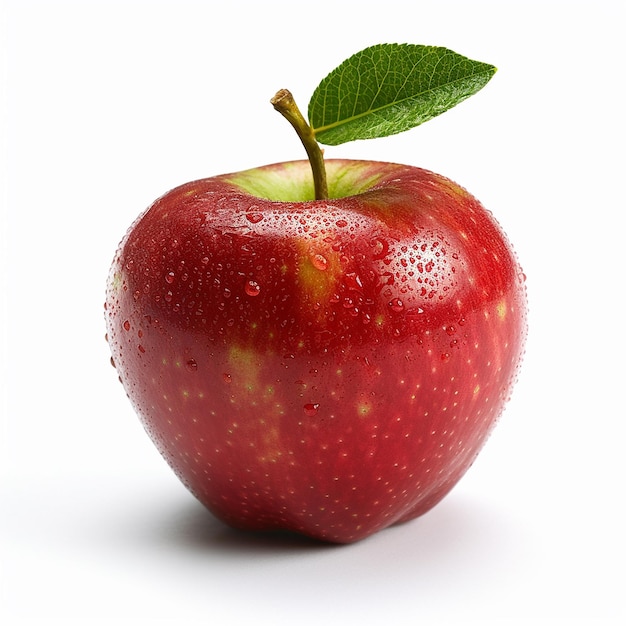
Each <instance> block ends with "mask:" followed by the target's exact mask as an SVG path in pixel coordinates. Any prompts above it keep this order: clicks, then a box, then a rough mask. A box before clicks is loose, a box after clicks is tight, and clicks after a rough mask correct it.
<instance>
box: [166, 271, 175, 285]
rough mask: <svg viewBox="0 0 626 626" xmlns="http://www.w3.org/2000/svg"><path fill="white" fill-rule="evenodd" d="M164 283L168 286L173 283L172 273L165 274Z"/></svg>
mask: <svg viewBox="0 0 626 626" xmlns="http://www.w3.org/2000/svg"><path fill="white" fill-rule="evenodd" d="M165 282H166V283H169V284H170V285H171V284H172V283H173V282H174V272H168V273H167V274H165Z"/></svg>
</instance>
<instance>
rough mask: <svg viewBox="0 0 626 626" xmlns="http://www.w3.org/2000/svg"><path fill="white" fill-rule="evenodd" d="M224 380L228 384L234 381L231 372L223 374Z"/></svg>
mask: <svg viewBox="0 0 626 626" xmlns="http://www.w3.org/2000/svg"><path fill="white" fill-rule="evenodd" d="M222 380H223V381H224V382H225V383H226V384H227V385H230V383H232V382H233V377H232V376H231V375H230V374H226V373H224V374H222Z"/></svg>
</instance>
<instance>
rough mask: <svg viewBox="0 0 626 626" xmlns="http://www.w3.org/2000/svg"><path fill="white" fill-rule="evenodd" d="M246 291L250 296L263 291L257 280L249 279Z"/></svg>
mask: <svg viewBox="0 0 626 626" xmlns="http://www.w3.org/2000/svg"><path fill="white" fill-rule="evenodd" d="M245 292H246V293H247V294H248V295H249V296H253V297H254V296H258V295H259V293H260V292H261V286H260V285H259V283H257V282H256V280H249V281H247V282H246V286H245Z"/></svg>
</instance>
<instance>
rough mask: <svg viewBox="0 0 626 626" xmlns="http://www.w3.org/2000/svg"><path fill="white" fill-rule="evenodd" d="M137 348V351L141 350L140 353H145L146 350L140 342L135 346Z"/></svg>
mask: <svg viewBox="0 0 626 626" xmlns="http://www.w3.org/2000/svg"><path fill="white" fill-rule="evenodd" d="M137 350H139V352H141V354H145V352H146V349H145V348H144V347H143V346H142V345H141V344H139V345H138V346H137Z"/></svg>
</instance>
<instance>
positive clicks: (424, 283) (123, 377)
mask: <svg viewBox="0 0 626 626" xmlns="http://www.w3.org/2000/svg"><path fill="white" fill-rule="evenodd" d="M326 167H327V172H328V180H329V189H330V193H331V198H332V199H330V200H308V199H307V198H310V197H311V194H312V183H311V182H310V180H309V179H310V168H309V164H308V162H307V161H294V162H290V163H283V164H275V165H268V166H265V167H261V168H257V169H254V170H248V171H245V172H239V173H236V174H229V175H224V176H216V177H214V178H207V179H205V180H199V181H195V182H191V183H188V184H185V185H182V186H180V187H178V188H176V189H173V190H172V191H170V192H169V193H167V194H165V195H164V196H162V197H161V198H160V199H158V200H157V201H156V202H155V203H154V204H153V205H152V206H151V207H150V208H149V209H148V210H147V211H146V212H144V214H143V215H141V216H140V217H139V218H138V219H137V220H136V221H135V223H134V224H133V225H132V227H131V228H130V229H129V230H128V232H127V233H126V236H125V237H124V239H123V241H122V242H121V244H120V247H119V249H118V251H117V254H116V257H115V259H114V262H113V265H112V268H111V271H110V275H109V280H108V288H107V297H106V304H105V317H106V323H107V338H108V342H109V344H110V348H111V352H112V362H113V364H114V365H115V367H116V368H117V371H118V373H119V378H120V381H121V382H122V384H123V386H124V388H125V390H126V392H127V394H128V396H129V398H130V400H131V402H132V404H133V406H134V408H135V410H136V412H137V414H138V415H139V418H140V419H141V421H142V423H143V425H144V427H145V429H146V431H147V433H148V434H149V436H150V437H151V438H152V440H153V442H154V443H155V444H156V446H157V448H158V449H159V451H160V452H161V454H162V455H163V457H164V458H165V459H166V461H167V462H168V463H169V465H170V466H171V467H172V469H173V470H174V472H175V473H176V474H177V475H178V477H179V478H180V480H181V481H182V482H183V483H184V484H185V485H186V487H187V488H188V489H189V490H190V491H191V492H192V493H193V494H194V495H195V496H196V497H197V498H198V500H200V501H201V502H202V503H203V504H204V505H206V507H208V509H210V510H211V511H212V512H213V513H214V515H215V516H217V517H218V518H220V519H221V520H223V521H224V522H225V523H227V524H229V525H231V526H233V527H236V528H241V529H248V530H277V529H281V530H287V531H293V532H296V533H300V534H303V535H306V536H309V537H313V538H317V539H320V540H324V541H328V542H335V543H350V542H354V541H357V540H360V539H363V538H364V537H367V536H369V535H371V534H372V533H374V532H376V531H378V530H380V529H382V528H385V527H387V526H389V525H391V524H395V523H399V522H405V521H407V520H410V519H413V518H415V517H417V516H419V515H422V514H423V513H425V512H426V511H428V510H429V509H431V508H432V507H433V506H434V505H436V504H437V503H438V502H439V501H440V500H441V499H442V498H443V497H444V496H445V495H446V494H447V493H448V492H449V491H450V490H451V489H452V488H453V486H454V485H455V484H456V483H457V481H458V480H459V479H460V478H461V477H462V476H463V474H464V473H465V472H466V471H467V469H468V468H469V467H470V465H471V464H472V462H473V461H474V459H475V458H476V455H477V454H478V452H479V451H480V449H481V448H482V446H483V444H484V443H485V440H486V439H487V437H488V435H489V434H490V432H491V431H492V429H493V427H494V425H495V423H496V421H497V419H498V417H499V416H500V414H501V412H502V410H503V407H504V405H505V403H506V401H507V399H508V398H509V395H510V392H511V388H512V386H513V384H514V382H515V379H516V377H517V372H518V368H519V364H520V360H521V357H522V352H523V347H524V341H525V335H526V291H525V284H524V279H525V277H524V275H523V273H522V270H521V269H520V266H519V264H518V262H517V259H516V256H515V254H514V253H513V251H512V249H511V246H510V244H509V242H508V240H507V238H506V237H505V235H504V233H503V232H502V230H501V228H500V227H499V225H498V224H497V223H496V221H495V220H494V218H493V217H492V215H491V214H490V213H489V212H488V211H486V210H485V209H484V208H483V207H482V206H481V204H480V203H479V202H478V201H477V200H476V199H475V198H474V197H472V196H471V195H470V194H469V193H468V192H467V191H465V190H464V189H462V188H461V187H459V186H458V185H456V184H455V183H453V182H452V181H450V180H448V179H447V178H444V177H442V176H440V175H437V174H434V173H432V172H429V171H426V170H423V169H419V168H416V167H411V166H405V165H399V164H393V163H380V162H369V161H349V160H328V161H327V163H326ZM280 198H282V199H283V200H282V201H280V200H279V199H280Z"/></svg>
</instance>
